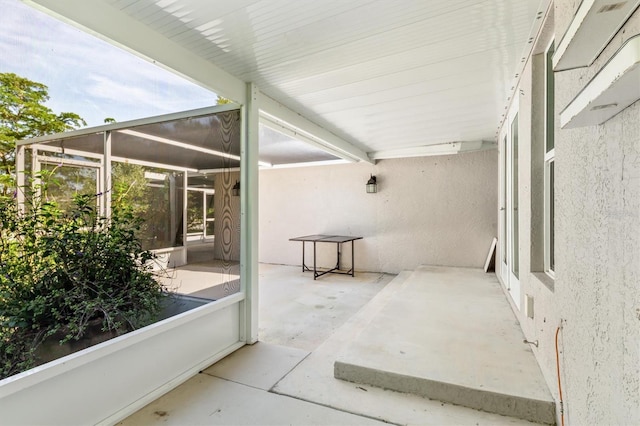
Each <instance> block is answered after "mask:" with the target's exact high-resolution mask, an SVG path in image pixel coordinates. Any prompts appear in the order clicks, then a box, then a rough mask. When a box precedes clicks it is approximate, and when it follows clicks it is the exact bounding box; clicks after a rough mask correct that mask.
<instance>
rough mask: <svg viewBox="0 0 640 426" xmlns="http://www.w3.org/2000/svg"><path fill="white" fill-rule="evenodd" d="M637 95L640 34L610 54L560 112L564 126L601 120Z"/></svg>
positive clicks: (607, 117)
mask: <svg viewBox="0 0 640 426" xmlns="http://www.w3.org/2000/svg"><path fill="white" fill-rule="evenodd" d="M638 99H640V35H637V36H635V37H633V38H630V39H629V40H627V42H626V43H625V44H624V45H623V46H622V47H621V48H620V49H619V50H618V51H617V52H616V53H615V54H614V55H613V57H612V58H611V59H610V60H609V62H607V63H606V64H605V66H604V67H602V69H601V70H600V71H599V72H598V74H596V75H595V77H593V79H591V81H590V82H589V83H588V84H587V85H586V86H585V87H584V89H582V91H581V92H580V93H579V94H578V95H577V96H576V97H575V98H574V99H573V100H572V101H571V102H570V103H569V105H568V106H567V107H566V108H565V109H564V111H562V112H561V113H560V125H561V126H562V128H563V129H570V128H574V127H582V126H592V125H596V124H602V123H604V122H605V121H607V120H608V119H610V118H611V117H613V116H614V115H616V114H618V113H619V112H620V111H622V110H623V109H625V108H627V107H628V106H629V105H631V104H632V103H634V102H636V101H637V100H638Z"/></svg>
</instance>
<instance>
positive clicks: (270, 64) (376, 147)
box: [26, 0, 549, 158]
mask: <svg viewBox="0 0 640 426" xmlns="http://www.w3.org/2000/svg"><path fill="white" fill-rule="evenodd" d="M26 1H27V2H28V3H32V4H35V5H36V6H37V7H40V8H45V9H49V10H48V11H49V13H53V14H54V15H55V14H57V15H58V16H61V17H63V18H64V19H66V20H68V21H72V22H73V23H75V24H77V25H79V26H81V27H84V28H85V29H88V30H90V31H92V32H94V33H97V34H98V35H99V36H101V37H103V38H106V39H108V40H111V41H112V42H115V43H116V44H119V45H121V46H123V47H125V48H128V49H129V50H131V51H135V52H137V53H139V54H141V55H143V56H145V57H147V58H148V59H150V60H155V61H157V62H158V63H160V64H161V65H163V66H165V67H167V68H169V69H172V70H174V71H176V72H179V73H180V74H182V75H184V76H185V77H187V78H190V79H192V80H193V81H196V82H198V83H200V84H201V85H203V86H205V87H208V88H211V89H212V90H214V91H216V93H219V94H221V95H225V94H229V95H231V96H230V97H232V98H233V94H234V93H236V92H234V91H233V90H231V89H229V90H228V91H225V90H226V89H227V86H226V84H227V83H226V81H227V76H226V75H225V74H224V73H222V74H218V76H219V77H218V78H217V79H215V81H212V79H210V78H209V77H208V76H210V75H213V73H212V72H209V73H208V72H207V71H206V66H207V65H208V64H210V65H211V66H213V67H216V69H219V70H222V71H225V72H226V73H228V74H229V75H230V77H229V79H228V81H233V77H235V78H236V79H238V80H241V81H243V82H254V83H255V84H256V85H257V87H258V89H259V90H260V91H261V92H262V93H263V94H265V95H267V96H268V97H270V98H272V99H273V100H275V101H277V102H278V103H279V104H282V105H284V106H286V107H288V108H289V109H291V110H293V111H295V112H297V113H299V114H301V115H302V116H303V117H306V119H308V120H310V121H312V122H314V123H315V124H318V125H320V126H321V127H323V128H324V129H326V130H328V131H330V132H331V133H333V134H334V135H336V136H337V137H338V138H339V139H341V140H342V141H345V142H346V143H348V144H350V145H352V146H354V147H355V149H356V150H357V151H360V152H361V151H364V152H366V153H370V156H374V155H376V154H377V155H376V158H384V155H383V154H384V152H386V151H392V150H395V151H396V152H397V151H398V150H400V151H402V150H407V149H412V152H419V150H418V151H416V150H415V149H414V148H416V147H424V146H427V145H434V144H443V143H450V142H473V143H475V144H476V145H477V143H478V141H480V140H491V141H493V140H495V138H496V136H495V135H496V129H497V127H498V125H499V123H500V120H501V114H503V113H504V110H505V107H506V106H507V104H508V101H509V98H510V97H511V95H512V93H513V87H514V86H515V83H516V80H517V78H516V74H518V73H519V72H520V70H521V68H522V66H523V58H526V57H527V55H528V52H529V49H530V46H531V43H530V42H529V41H530V38H532V37H534V36H535V34H536V32H537V28H538V23H539V22H540V21H541V20H540V19H537V18H539V17H541V16H542V15H543V14H544V12H545V11H546V7H547V5H548V3H549V1H548V0H542V1H541V0H484V1H482V0H348V1H346V0H233V1H231V0H92V1H91V2H85V1H84V0H34V1H31V0H26ZM132 26H135V27H139V28H142V29H144V31H142V30H140V31H137V32H133V30H132V29H131V27H132ZM177 49H181V50H180V52H182V51H186V52H187V53H185V55H186V56H185V55H182V56H181V55H178V54H177V53H176V54H173V55H169V54H168V53H167V52H178V50H177ZM172 58H174V59H172ZM185 58H191V59H189V60H188V61H187V60H186V59H185ZM185 62H189V63H186V64H185ZM190 64H191V65H190ZM203 64H204V65H203ZM374 153H375V154H374Z"/></svg>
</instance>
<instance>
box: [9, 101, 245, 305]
mask: <svg viewBox="0 0 640 426" xmlns="http://www.w3.org/2000/svg"><path fill="white" fill-rule="evenodd" d="M240 128H241V119H240V110H239V109H238V107H237V106H235V107H232V106H231V105H223V106H217V107H212V108H206V109H202V110H195V111H190V112H185V113H179V114H172V115H168V116H161V117H155V118H151V119H145V120H137V121H131V122H127V123H122V124H109V125H106V126H100V127H97V128H93V129H83V130H78V131H74V132H69V133H65V134H62V135H54V136H51V137H42V138H37V139H32V140H29V141H24V142H21V143H20V144H19V146H18V152H17V167H18V186H19V188H20V190H19V191H18V198H19V201H20V202H22V203H23V205H25V206H28V204H29V203H28V202H27V201H28V200H29V199H30V198H32V197H34V196H35V197H40V198H41V199H42V200H44V201H47V202H51V203H55V205H56V206H57V207H58V208H59V209H61V210H62V211H66V210H69V209H70V208H71V207H72V205H73V203H74V198H76V197H77V196H79V195H84V196H86V197H89V199H91V200H92V201H91V203H95V208H96V209H97V211H98V212H99V214H100V215H102V216H104V217H105V218H109V217H110V216H111V215H112V213H113V212H114V211H115V209H118V208H124V207H126V208H127V209H129V211H131V212H133V214H134V215H135V216H136V217H139V218H141V219H142V225H141V227H140V229H139V231H138V239H139V241H140V243H141V245H142V248H143V249H145V250H151V251H153V252H154V253H155V254H156V259H155V260H154V262H155V265H154V267H155V268H156V269H157V270H158V271H166V270H167V268H175V267H181V266H185V265H188V264H189V265H192V264H197V265H199V266H200V267H201V268H205V267H206V270H207V271H208V272H210V273H208V274H206V275H203V277H206V279H207V280H210V282H207V283H200V284H199V285H200V287H201V288H200V289H199V290H203V289H207V288H209V289H210V291H208V292H207V291H200V292H199V293H198V296H201V297H205V298H209V299H218V298H220V297H223V296H226V295H228V294H231V293H235V292H237V291H239V289H240V279H239V278H240V277H239V266H238V264H239V260H240V197H239V196H238V193H237V191H234V190H233V188H234V186H236V187H237V185H239V180H240V136H241V135H240ZM203 270H204V269H203ZM165 275H166V276H165V279H166V280H167V282H166V284H167V285H168V287H169V288H171V289H174V290H175V291H177V292H178V293H180V292H183V291H181V290H184V292H186V293H193V292H194V291H195V290H194V289H193V288H181V285H182V282H176V277H175V274H174V275H173V276H170V275H168V274H165ZM178 281H180V279H179V280H178Z"/></svg>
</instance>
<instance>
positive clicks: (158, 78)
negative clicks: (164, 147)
mask: <svg viewBox="0 0 640 426" xmlns="http://www.w3.org/2000/svg"><path fill="white" fill-rule="evenodd" d="M0 72H2V73H7V72H11V73H15V74H18V75H19V76H21V77H26V78H28V79H30V80H33V81H36V82H38V83H43V84H45V85H46V86H47V87H48V88H49V97H50V99H49V101H48V102H47V104H46V105H47V106H48V107H49V108H51V109H52V110H53V112H54V113H56V114H58V113H60V112H74V113H76V114H78V115H80V116H81V117H82V118H83V119H84V120H85V121H86V122H87V125H88V126H89V127H93V126H99V125H101V124H103V123H104V119H105V118H107V117H110V118H114V119H116V121H118V122H122V121H128V120H133V119H137V118H143V117H152V116H155V115H160V114H167V113H172V112H179V111H184V110H188V109H194V108H200V107H206V106H212V105H215V104H216V94H215V93H213V92H211V91H209V90H207V89H204V88H201V87H200V86H197V85H195V84H193V83H191V82H189V81H187V80H185V79H183V78H181V77H179V76H177V75H175V74H172V73H170V72H169V71H166V70H164V69H162V68H160V67H158V66H156V65H154V64H151V63H150V62H147V61H145V60H144V59H141V58H138V57H137V56H134V55H133V54H131V53H128V52H126V51H124V50H122V49H120V48H117V47H115V46H113V45H111V44H109V43H107V42H104V41H102V40H100V39H98V38H97V37H94V36H92V35H89V34H87V33H85V32H83V31H81V30H79V29H76V28H75V27H72V26H70V25H68V24H65V23H63V22H61V21H58V20H56V19H55V18H52V17H50V16H49V15H46V14H44V13H42V12H40V11H38V10H36V9H33V8H31V7H29V6H26V5H25V4H23V3H22V2H21V1H19V0H0Z"/></svg>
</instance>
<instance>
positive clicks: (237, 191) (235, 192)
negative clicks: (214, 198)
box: [231, 181, 240, 197]
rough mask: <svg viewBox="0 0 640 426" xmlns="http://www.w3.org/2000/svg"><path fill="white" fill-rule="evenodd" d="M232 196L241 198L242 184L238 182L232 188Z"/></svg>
mask: <svg viewBox="0 0 640 426" xmlns="http://www.w3.org/2000/svg"><path fill="white" fill-rule="evenodd" d="M231 195H233V196H234V197H239V196H240V182H239V181H236V184H235V185H233V188H231Z"/></svg>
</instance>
